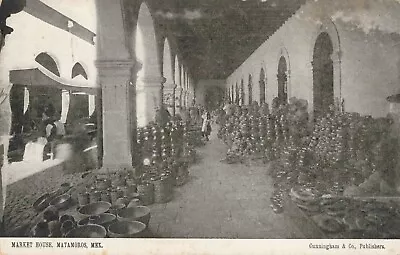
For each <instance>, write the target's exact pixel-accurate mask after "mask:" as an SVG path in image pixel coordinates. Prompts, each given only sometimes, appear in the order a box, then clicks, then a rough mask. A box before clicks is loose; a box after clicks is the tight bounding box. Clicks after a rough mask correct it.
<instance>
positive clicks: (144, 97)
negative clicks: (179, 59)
mask: <svg viewBox="0 0 400 255" xmlns="http://www.w3.org/2000/svg"><path fill="white" fill-rule="evenodd" d="M135 52H136V58H137V61H138V62H139V63H140V64H141V65H142V68H141V69H140V71H139V72H138V73H137V82H136V117H137V125H138V127H143V126H145V125H147V124H148V123H149V122H150V121H153V120H154V118H155V111H156V109H157V108H158V107H159V106H160V100H161V98H160V97H161V93H160V90H161V82H159V81H157V78H160V79H161V77H160V76H161V68H160V62H159V58H158V54H157V53H158V47H157V41H156V33H155V28H154V21H153V18H152V16H151V13H150V10H149V8H148V7H147V5H146V4H145V3H142V4H141V6H140V9H139V15H138V21H137V25H136V33H135ZM152 79H154V81H152Z"/></svg>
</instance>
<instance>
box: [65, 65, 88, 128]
mask: <svg viewBox="0 0 400 255" xmlns="http://www.w3.org/2000/svg"><path fill="white" fill-rule="evenodd" d="M71 78H72V79H84V80H87V79H88V76H87V73H86V71H85V69H84V68H83V66H82V64H80V63H75V65H74V66H73V67H72V72H71ZM62 96H63V98H62V103H63V109H62V111H61V115H62V119H63V117H64V114H66V116H67V117H66V122H67V123H68V124H73V123H75V122H76V121H80V120H81V119H82V118H88V117H89V116H90V115H91V110H92V107H90V103H92V104H94V100H93V99H90V98H89V95H88V94H86V93H83V92H72V93H68V92H67V93H66V92H65V91H63V95H62ZM67 102H68V103H67ZM93 110H94V109H93Z"/></svg>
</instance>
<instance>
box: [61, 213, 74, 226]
mask: <svg viewBox="0 0 400 255" xmlns="http://www.w3.org/2000/svg"><path fill="white" fill-rule="evenodd" d="M67 220H70V221H72V222H75V218H74V216H72V215H69V214H64V215H62V216H61V217H60V219H59V221H60V222H61V224H62V223H64V221H67Z"/></svg>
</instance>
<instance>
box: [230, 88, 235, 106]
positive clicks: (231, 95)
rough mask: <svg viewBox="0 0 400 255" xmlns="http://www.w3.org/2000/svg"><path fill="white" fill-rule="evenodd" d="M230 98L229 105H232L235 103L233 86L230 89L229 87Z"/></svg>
mask: <svg viewBox="0 0 400 255" xmlns="http://www.w3.org/2000/svg"><path fill="white" fill-rule="evenodd" d="M230 97H231V101H230V102H229V103H231V104H232V103H234V102H235V85H232V87H231V94H230Z"/></svg>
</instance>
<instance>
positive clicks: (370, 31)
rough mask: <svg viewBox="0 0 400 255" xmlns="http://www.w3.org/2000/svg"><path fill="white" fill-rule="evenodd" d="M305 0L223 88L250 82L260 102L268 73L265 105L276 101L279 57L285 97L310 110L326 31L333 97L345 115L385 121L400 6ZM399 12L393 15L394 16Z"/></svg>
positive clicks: (395, 79) (394, 86)
mask: <svg viewBox="0 0 400 255" xmlns="http://www.w3.org/2000/svg"><path fill="white" fill-rule="evenodd" d="M384 2H385V3H384V4H383V3H382V1H375V0H358V1H347V0H337V1H335V2H332V1H329V0H319V1H308V2H307V3H306V4H305V5H303V6H302V7H301V8H300V9H299V10H298V12H296V14H295V15H293V16H292V17H291V18H290V19H288V20H287V21H286V22H285V24H284V25H283V26H282V27H281V28H280V29H279V30H278V31H276V32H275V33H274V34H273V35H272V36H271V37H270V38H269V39H268V40H267V41H266V42H264V43H263V44H262V45H261V46H260V47H259V48H258V49H257V50H255V52H254V53H253V54H252V55H250V56H249V58H248V59H247V60H246V61H244V62H243V63H242V65H241V66H240V67H239V68H238V69H237V70H235V71H234V72H233V73H232V74H231V75H230V76H229V77H228V78H227V80H226V86H227V87H228V86H229V87H230V86H234V85H235V84H236V83H238V84H240V80H241V79H243V80H244V85H245V94H246V97H245V98H248V95H247V93H248V89H247V84H248V75H249V74H251V75H252V77H253V99H255V100H257V101H259V98H260V97H259V86H258V84H259V82H258V81H259V75H260V70H261V67H263V68H264V69H265V70H266V87H267V89H266V92H267V93H266V100H267V102H268V103H271V101H272V99H273V98H274V97H275V96H277V78H276V75H277V69H278V60H279V58H280V56H281V55H283V56H285V57H286V60H287V62H288V66H289V72H288V75H289V81H288V97H289V98H290V97H292V96H295V97H298V98H303V99H306V100H308V102H309V105H310V107H309V110H310V111H311V110H312V98H313V91H312V88H313V75H312V64H311V62H312V59H313V48H314V44H315V40H316V38H317V36H318V34H319V33H321V32H328V34H329V35H330V37H331V40H332V42H333V45H334V54H333V56H332V58H333V60H334V62H335V71H334V72H335V74H334V83H335V97H337V98H338V100H342V99H343V100H344V102H345V110H347V111H357V112H360V113H362V114H371V115H373V116H385V115H386V113H387V112H388V109H389V108H388V107H389V105H388V103H387V102H386V100H385V98H386V97H387V96H388V95H390V94H392V93H394V92H396V91H397V90H398V88H399V85H398V84H399V82H400V79H399V76H400V75H399V69H400V68H399V67H400V64H399V61H400V54H399V52H400V48H399V43H400V40H399V34H400V18H399V17H398V15H397V14H398V13H399V12H400V4H399V3H398V2H397V1H395V0H387V1H384ZM396 13H397V14H396Z"/></svg>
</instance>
